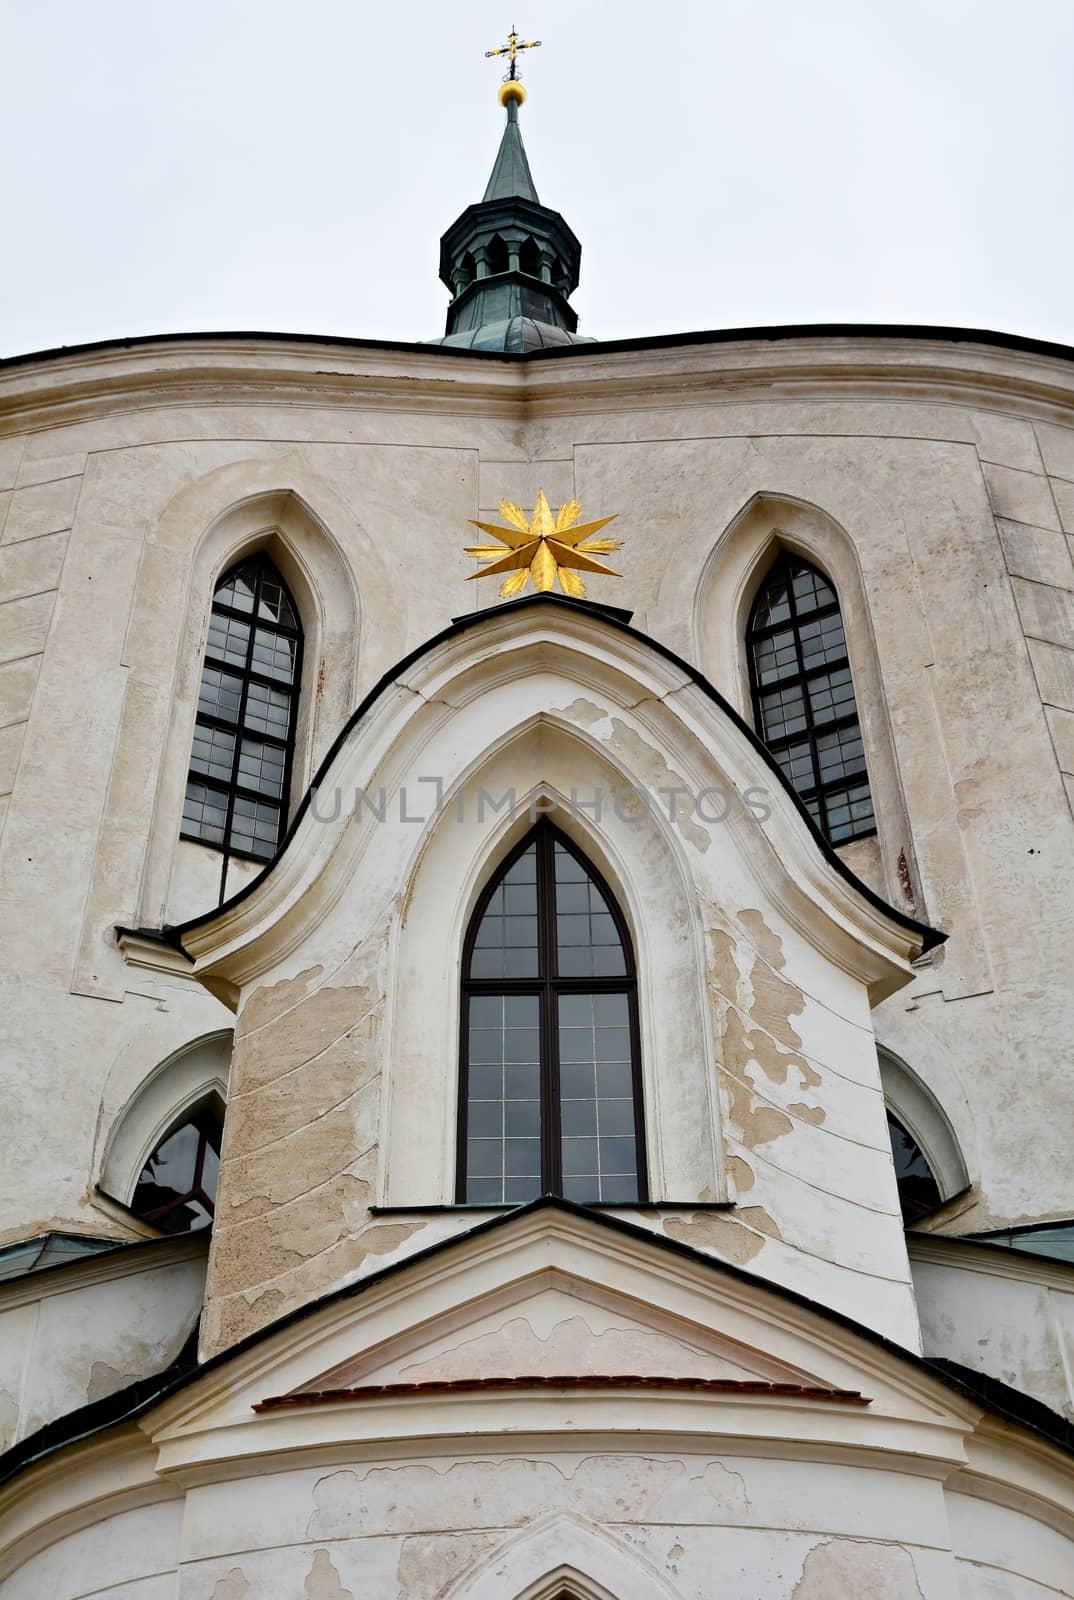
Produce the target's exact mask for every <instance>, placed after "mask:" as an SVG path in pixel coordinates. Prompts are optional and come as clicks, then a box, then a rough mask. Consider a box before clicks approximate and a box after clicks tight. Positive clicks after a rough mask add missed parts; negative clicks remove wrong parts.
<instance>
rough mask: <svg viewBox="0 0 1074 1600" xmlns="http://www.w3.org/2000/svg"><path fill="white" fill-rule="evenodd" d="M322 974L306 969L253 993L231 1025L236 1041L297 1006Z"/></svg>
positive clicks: (320, 969)
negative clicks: (234, 1022) (236, 1019)
mask: <svg viewBox="0 0 1074 1600" xmlns="http://www.w3.org/2000/svg"><path fill="white" fill-rule="evenodd" d="M323 971H324V968H323V967H307V968H306V970H305V971H304V972H300V973H299V974H298V976H297V977H294V978H283V979H281V981H280V982H279V983H270V984H267V985H266V986H264V987H263V988H260V989H255V990H254V992H253V994H252V995H251V996H250V998H249V1000H247V1002H246V1004H245V1005H244V1006H243V1008H242V1013H241V1015H240V1016H239V1019H238V1021H237V1023H236V1025H235V1037H236V1039H241V1038H243V1037H244V1036H245V1035H246V1034H248V1033H253V1031H254V1029H255V1028H261V1027H263V1026H264V1025H265V1023H266V1022H272V1021H274V1020H275V1018H276V1017H278V1016H281V1015H282V1014H283V1012H285V1011H288V1010H290V1008H291V1007H292V1006H293V1005H297V1004H298V1002H299V1001H300V1000H301V999H302V998H303V997H304V996H305V994H306V991H307V990H308V989H309V986H310V984H311V983H312V982H313V980H314V979H315V978H319V977H320V975H321V973H322V972H323Z"/></svg>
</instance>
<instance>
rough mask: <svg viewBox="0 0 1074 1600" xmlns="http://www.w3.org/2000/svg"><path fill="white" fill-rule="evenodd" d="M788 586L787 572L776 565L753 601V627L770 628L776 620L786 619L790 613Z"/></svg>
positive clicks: (783, 620) (784, 620)
mask: <svg viewBox="0 0 1074 1600" xmlns="http://www.w3.org/2000/svg"><path fill="white" fill-rule="evenodd" d="M788 588H789V585H788V580H787V574H786V572H785V571H784V570H783V568H782V567H780V566H777V568H776V569H775V570H774V571H773V573H772V575H771V576H770V577H769V578H768V580H767V581H766V582H765V584H764V585H763V587H762V589H761V592H760V594H759V595H758V597H757V600H756V601H755V602H754V611H753V626H754V627H755V628H771V627H773V626H774V625H775V624H776V623H777V622H786V621H787V619H788V618H789V617H790V614H791V605H790V600H789V598H788Z"/></svg>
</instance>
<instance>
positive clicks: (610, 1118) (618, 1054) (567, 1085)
mask: <svg viewBox="0 0 1074 1600" xmlns="http://www.w3.org/2000/svg"><path fill="white" fill-rule="evenodd" d="M558 1029H559V1054H560V1068H559V1079H560V1123H561V1142H562V1153H563V1189H564V1194H566V1195H567V1196H568V1198H570V1199H573V1200H577V1201H580V1202H582V1203H587V1202H593V1201H597V1200H613V1199H614V1200H616V1201H619V1202H621V1203H624V1204H625V1203H626V1202H628V1201H630V1200H636V1199H637V1198H638V1166H637V1149H636V1145H635V1136H636V1117H635V1106H634V1082H633V1071H632V1066H631V1042H630V1010H629V1001H628V998H627V995H626V993H625V992H624V993H622V994H599V995H596V994H571V995H560V996H559V1000H558ZM612 1179H614V1180H615V1182H614V1183H612V1182H611V1181H610V1180H612Z"/></svg>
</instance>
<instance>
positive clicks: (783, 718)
mask: <svg viewBox="0 0 1074 1600" xmlns="http://www.w3.org/2000/svg"><path fill="white" fill-rule="evenodd" d="M761 717H762V719H763V728H764V736H765V738H766V739H782V738H785V737H786V735H787V734H789V733H802V732H803V731H804V730H805V728H806V726H807V723H806V713H805V701H804V699H803V698H802V686H801V684H798V683H795V684H790V685H788V687H787V688H785V689H777V690H775V692H774V693H772V694H763V695H762V696H761Z"/></svg>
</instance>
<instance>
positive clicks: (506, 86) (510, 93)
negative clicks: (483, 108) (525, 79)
mask: <svg viewBox="0 0 1074 1600" xmlns="http://www.w3.org/2000/svg"><path fill="white" fill-rule="evenodd" d="M498 98H499V101H500V104H501V106H503V107H504V109H505V110H506V108H507V107H508V106H509V105H510V103H511V101H512V100H513V101H514V102H515V104H516V105H519V106H520V105H521V104H522V103H523V101H524V100H525V98H526V91H525V89H524V88H523V87H522V85H521V84H520V83H519V81H518V79H517V78H508V79H507V80H506V82H505V83H501V84H500V88H499V96H498Z"/></svg>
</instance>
